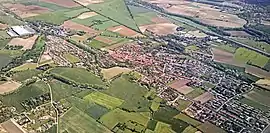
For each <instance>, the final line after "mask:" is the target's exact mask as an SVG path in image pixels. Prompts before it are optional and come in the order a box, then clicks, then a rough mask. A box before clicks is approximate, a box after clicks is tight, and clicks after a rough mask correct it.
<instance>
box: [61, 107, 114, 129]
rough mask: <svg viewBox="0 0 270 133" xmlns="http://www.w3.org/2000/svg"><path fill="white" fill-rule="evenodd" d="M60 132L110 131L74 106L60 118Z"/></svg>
mask: <svg viewBox="0 0 270 133" xmlns="http://www.w3.org/2000/svg"><path fill="white" fill-rule="evenodd" d="M59 127H60V132H61V133H63V132H79V133H83V132H92V133H110V132H111V131H110V130H108V129H107V128H106V127H104V126H103V125H101V124H99V123H98V122H96V120H95V119H93V118H91V117H90V116H88V115H87V114H85V113H84V112H82V111H80V110H79V109H77V108H75V107H72V108H71V109H70V110H69V111H68V112H67V113H66V114H65V115H64V116H62V117H61V118H60V124H59Z"/></svg>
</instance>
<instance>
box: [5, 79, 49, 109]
mask: <svg viewBox="0 0 270 133" xmlns="http://www.w3.org/2000/svg"><path fill="white" fill-rule="evenodd" d="M48 92H49V88H48V86H47V85H46V84H45V83H44V82H43V81H39V82H36V83H33V84H30V85H28V86H23V87H21V88H19V89H17V91H15V92H13V93H11V94H8V95H5V96H3V99H1V100H2V101H3V103H5V104H6V105H10V106H14V107H16V109H17V110H18V111H22V110H23V109H24V108H23V107H22V105H21V104H20V103H21V102H22V101H24V100H27V99H29V98H31V97H37V96H39V95H42V94H45V93H48Z"/></svg>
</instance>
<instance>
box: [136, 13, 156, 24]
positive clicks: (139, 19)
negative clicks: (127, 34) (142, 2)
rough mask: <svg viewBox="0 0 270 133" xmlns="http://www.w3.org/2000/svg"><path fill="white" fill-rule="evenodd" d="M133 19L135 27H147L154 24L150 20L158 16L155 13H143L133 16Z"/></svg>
mask: <svg viewBox="0 0 270 133" xmlns="http://www.w3.org/2000/svg"><path fill="white" fill-rule="evenodd" d="M133 17H134V20H135V21H136V23H137V25H148V24H153V23H154V22H153V21H152V20H151V19H152V18H155V17H158V15H157V13H155V12H144V13H139V14H135V15H133Z"/></svg>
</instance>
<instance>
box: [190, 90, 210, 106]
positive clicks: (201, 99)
mask: <svg viewBox="0 0 270 133" xmlns="http://www.w3.org/2000/svg"><path fill="white" fill-rule="evenodd" d="M213 98H214V96H213V95H212V94H211V93H209V92H205V93H203V94H202V95H200V96H198V97H196V98H194V100H195V101H198V102H200V103H202V104H203V103H206V102H207V101H209V100H211V99H213Z"/></svg>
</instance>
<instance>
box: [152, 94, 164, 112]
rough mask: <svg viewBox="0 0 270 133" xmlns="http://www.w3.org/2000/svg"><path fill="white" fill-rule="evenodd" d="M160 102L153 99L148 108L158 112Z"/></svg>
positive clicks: (157, 98) (159, 99)
mask: <svg viewBox="0 0 270 133" xmlns="http://www.w3.org/2000/svg"><path fill="white" fill-rule="evenodd" d="M161 101H162V99H161V98H159V97H155V98H154V100H153V102H152V104H151V107H150V108H151V109H152V110H153V111H158V109H159V106H160V102H161Z"/></svg>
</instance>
